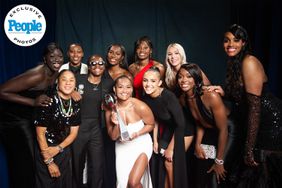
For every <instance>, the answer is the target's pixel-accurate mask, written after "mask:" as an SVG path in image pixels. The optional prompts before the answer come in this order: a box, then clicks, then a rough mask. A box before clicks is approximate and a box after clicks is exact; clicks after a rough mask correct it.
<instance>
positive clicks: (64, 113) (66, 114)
mask: <svg viewBox="0 0 282 188" xmlns="http://www.w3.org/2000/svg"><path fill="white" fill-rule="evenodd" d="M59 101H60V106H59V109H60V112H61V114H62V116H63V117H71V115H72V112H73V108H72V100H71V98H70V99H69V102H68V103H69V105H68V106H69V107H68V109H67V110H66V109H65V105H64V103H63V101H62V99H61V97H60V96H59ZM66 106H67V105H66Z"/></svg>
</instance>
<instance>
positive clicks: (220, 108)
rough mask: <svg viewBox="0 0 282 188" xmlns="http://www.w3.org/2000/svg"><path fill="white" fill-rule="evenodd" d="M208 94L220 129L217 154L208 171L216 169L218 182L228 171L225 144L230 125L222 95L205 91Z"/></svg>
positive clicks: (210, 105)
mask: <svg viewBox="0 0 282 188" xmlns="http://www.w3.org/2000/svg"><path fill="white" fill-rule="evenodd" d="M205 94H206V95H208V97H207V100H208V102H209V108H210V110H211V111H212V113H213V116H214V119H215V123H216V127H217V129H218V130H219V135H218V144H217V154H216V158H215V163H214V165H213V166H212V167H211V168H210V169H209V170H208V172H212V171H214V172H215V174H216V178H217V181H218V183H219V182H220V179H223V180H224V179H225V176H226V171H225V169H224V165H223V164H224V160H223V158H224V152H225V146H226V143H227V140H228V126H227V111H226V108H225V106H224V104H223V102H222V99H221V97H220V96H219V94H218V93H216V92H208V93H205Z"/></svg>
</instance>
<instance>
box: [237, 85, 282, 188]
mask: <svg viewBox="0 0 282 188" xmlns="http://www.w3.org/2000/svg"><path fill="white" fill-rule="evenodd" d="M248 97H249V99H248ZM253 98H256V99H254V100H252V99H253ZM247 99H248V100H247ZM253 101H258V103H257V104H256V105H252V103H253ZM250 106H252V108H253V109H251V107H250ZM256 108H260V109H256ZM252 111H257V112H259V114H258V118H255V117H256V116H254V115H253V114H252ZM281 113H282V101H281V100H280V99H278V98H276V97H275V96H273V95H272V94H271V93H270V92H269V91H268V90H267V85H266V84H264V86H263V90H262V94H261V96H254V95H252V94H249V93H245V92H243V95H242V98H241V100H240V101H239V102H238V101H235V108H234V110H233V113H232V114H233V117H234V119H235V121H237V123H236V124H237V125H241V126H242V127H241V135H243V136H242V140H241V141H242V142H241V144H242V146H245V148H242V150H241V152H242V154H239V153H237V156H238V157H239V156H240V155H241V156H243V153H244V150H246V148H247V147H248V143H247V144H245V143H246V137H247V136H246V135H247V129H250V128H252V125H251V124H252V123H253V124H255V123H258V127H257V130H258V131H257V136H256V137H254V139H255V140H254V143H255V144H254V148H253V153H254V159H255V161H256V162H258V163H259V165H258V166H257V167H247V166H245V165H244V163H243V157H242V160H241V165H240V166H241V172H240V176H239V177H238V178H239V184H238V186H237V187H242V188H251V187H261V188H268V187H269V188H270V187H271V188H276V187H281V179H282V114H281ZM257 121H258V122H257ZM250 122H251V123H250Z"/></svg>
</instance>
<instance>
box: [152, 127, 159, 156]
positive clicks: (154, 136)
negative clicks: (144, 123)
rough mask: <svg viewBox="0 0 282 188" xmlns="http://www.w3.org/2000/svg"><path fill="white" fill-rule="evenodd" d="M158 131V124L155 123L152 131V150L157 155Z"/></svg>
mask: <svg viewBox="0 0 282 188" xmlns="http://www.w3.org/2000/svg"><path fill="white" fill-rule="evenodd" d="M158 129H159V124H158V122H155V127H154V130H153V143H154V147H153V149H154V152H155V153H159V143H158Z"/></svg>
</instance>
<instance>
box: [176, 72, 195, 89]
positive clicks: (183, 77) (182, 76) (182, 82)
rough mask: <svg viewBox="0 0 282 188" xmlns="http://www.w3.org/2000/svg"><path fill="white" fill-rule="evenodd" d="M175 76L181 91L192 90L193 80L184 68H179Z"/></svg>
mask: <svg viewBox="0 0 282 188" xmlns="http://www.w3.org/2000/svg"><path fill="white" fill-rule="evenodd" d="M177 78H178V79H177V81H178V85H179V87H180V89H181V90H182V91H183V92H185V93H186V92H193V88H194V87H195V81H194V78H193V77H192V76H191V74H190V73H189V72H188V71H187V70H186V69H184V68H180V70H179V73H178V77H177Z"/></svg>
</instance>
